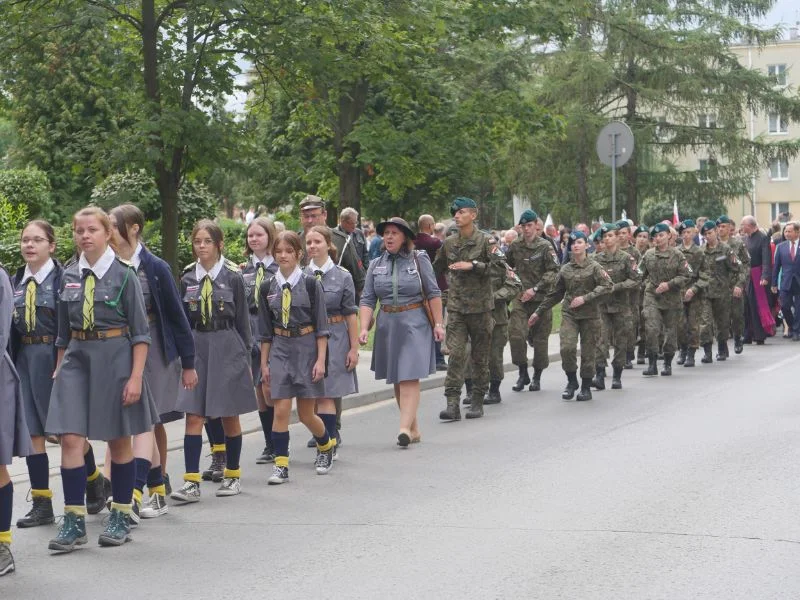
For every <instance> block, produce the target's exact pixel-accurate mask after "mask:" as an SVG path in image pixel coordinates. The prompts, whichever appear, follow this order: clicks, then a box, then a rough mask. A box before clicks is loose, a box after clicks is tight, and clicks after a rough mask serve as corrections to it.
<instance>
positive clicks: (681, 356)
mask: <svg viewBox="0 0 800 600" xmlns="http://www.w3.org/2000/svg"><path fill="white" fill-rule="evenodd" d="M675 362H676V363H677V364H679V365H682V364H683V363H685V362H686V346H681V351H680V353H679V354H678V360H676V361H675Z"/></svg>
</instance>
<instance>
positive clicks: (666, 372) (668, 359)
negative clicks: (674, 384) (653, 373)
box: [661, 352, 675, 377]
mask: <svg viewBox="0 0 800 600" xmlns="http://www.w3.org/2000/svg"><path fill="white" fill-rule="evenodd" d="M673 356H675V355H674V354H673V353H671V352H670V353H669V354H664V368H663V369H661V375H663V376H664V377H669V376H670V375H672V357H673Z"/></svg>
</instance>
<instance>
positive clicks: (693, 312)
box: [678, 298, 703, 348]
mask: <svg viewBox="0 0 800 600" xmlns="http://www.w3.org/2000/svg"><path fill="white" fill-rule="evenodd" d="M702 318H703V300H702V299H701V298H693V299H692V301H691V302H684V303H683V309H682V310H681V312H680V316H679V318H678V346H679V347H681V348H683V347H686V348H698V347H699V344H700V321H701V320H702Z"/></svg>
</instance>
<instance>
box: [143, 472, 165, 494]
mask: <svg viewBox="0 0 800 600" xmlns="http://www.w3.org/2000/svg"><path fill="white" fill-rule="evenodd" d="M160 485H164V475H163V474H162V473H161V467H160V466H158V467H152V468H151V469H150V471H149V472H148V473H147V487H148V488H150V489H151V490H152V489H153V488H154V487H158V486H160ZM151 493H152V492H151Z"/></svg>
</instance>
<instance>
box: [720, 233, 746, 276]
mask: <svg viewBox="0 0 800 600" xmlns="http://www.w3.org/2000/svg"><path fill="white" fill-rule="evenodd" d="M719 241H720V242H722V243H725V244H728V246H730V247H731V249H732V250H733V252H734V254H736V258H738V259H739V262H740V263H742V270H743V271H744V285H747V278H748V277H750V253H749V252H748V251H747V244H745V243H744V240H742V238H740V237H734V236H731V237H729V238H728V240H727V241H725V240H723V239H722V238H720V240H719Z"/></svg>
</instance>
